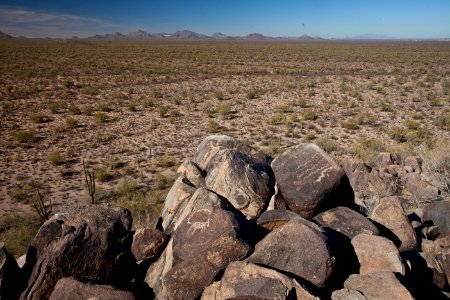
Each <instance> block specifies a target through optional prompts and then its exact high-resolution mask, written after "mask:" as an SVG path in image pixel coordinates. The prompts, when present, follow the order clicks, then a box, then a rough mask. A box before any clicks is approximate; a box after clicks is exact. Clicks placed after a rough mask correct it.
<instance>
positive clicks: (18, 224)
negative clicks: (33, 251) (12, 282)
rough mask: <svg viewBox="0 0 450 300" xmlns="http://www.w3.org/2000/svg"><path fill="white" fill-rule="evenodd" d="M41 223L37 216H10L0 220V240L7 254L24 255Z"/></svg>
mask: <svg viewBox="0 0 450 300" xmlns="http://www.w3.org/2000/svg"><path fill="white" fill-rule="evenodd" d="M40 225H41V223H40V220H39V218H38V217H37V215H17V214H10V215H7V216H5V217H3V218H2V219H1V220H0V240H1V241H2V242H4V243H5V248H6V249H7V250H8V252H9V253H11V254H12V255H14V256H16V257H18V256H21V255H23V254H26V252H27V250H28V247H29V246H30V243H31V241H32V240H33V238H34V236H35V235H36V233H37V231H38V229H39V227H40Z"/></svg>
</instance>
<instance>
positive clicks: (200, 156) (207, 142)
mask: <svg viewBox="0 0 450 300" xmlns="http://www.w3.org/2000/svg"><path fill="white" fill-rule="evenodd" d="M222 149H235V150H239V151H240V152H242V153H245V154H246V155H248V156H250V157H252V158H253V159H254V160H256V161H257V162H259V163H263V164H270V162H271V160H272V158H271V157H270V156H269V155H267V154H265V153H263V152H261V151H258V150H256V149H254V148H253V147H250V146H249V145H247V144H244V143H242V142H241V141H239V140H237V139H235V138H232V137H230V136H226V135H210V136H208V137H206V138H205V139H204V140H203V141H202V142H201V143H200V145H198V147H197V151H196V153H195V156H194V160H193V161H194V163H196V164H197V166H199V167H200V169H202V170H203V171H206V172H209V169H210V168H211V167H213V165H214V164H213V163H211V159H212V158H213V157H214V156H215V155H216V154H217V152H219V151H220V150H222Z"/></svg>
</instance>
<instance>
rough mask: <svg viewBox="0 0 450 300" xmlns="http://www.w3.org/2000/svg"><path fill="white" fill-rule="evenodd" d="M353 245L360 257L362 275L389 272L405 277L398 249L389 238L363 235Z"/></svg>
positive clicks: (353, 241)
mask: <svg viewBox="0 0 450 300" xmlns="http://www.w3.org/2000/svg"><path fill="white" fill-rule="evenodd" d="M351 243H352V245H353V247H354V248H355V253H356V255H357V257H358V261H359V264H360V267H359V273H360V274H368V273H373V272H380V271H387V272H393V273H399V274H402V275H405V266H404V265H403V263H402V259H401V258H400V254H399V252H398V249H397V247H396V246H395V245H394V243H393V242H392V241H390V240H388V239H387V238H385V237H382V236H375V235H370V234H364V233H361V234H358V235H357V236H355V237H354V238H353V239H352V242H351Z"/></svg>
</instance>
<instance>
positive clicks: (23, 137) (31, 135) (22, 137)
mask: <svg viewBox="0 0 450 300" xmlns="http://www.w3.org/2000/svg"><path fill="white" fill-rule="evenodd" d="M14 138H15V139H16V140H17V141H18V142H19V143H33V142H35V141H36V140H37V138H36V135H35V132H34V130H19V131H16V132H15V133H14Z"/></svg>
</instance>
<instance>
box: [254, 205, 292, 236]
mask: <svg viewBox="0 0 450 300" xmlns="http://www.w3.org/2000/svg"><path fill="white" fill-rule="evenodd" d="M296 218H299V215H297V214H296V213H295V212H293V211H290V210H287V209H272V210H266V211H265V212H263V213H262V214H261V215H260V216H259V217H258V220H257V221H256V224H258V225H259V226H261V227H263V228H265V229H267V230H270V231H272V230H274V229H276V228H278V227H281V226H283V225H284V224H286V223H287V222H289V221H290V220H293V219H296Z"/></svg>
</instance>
